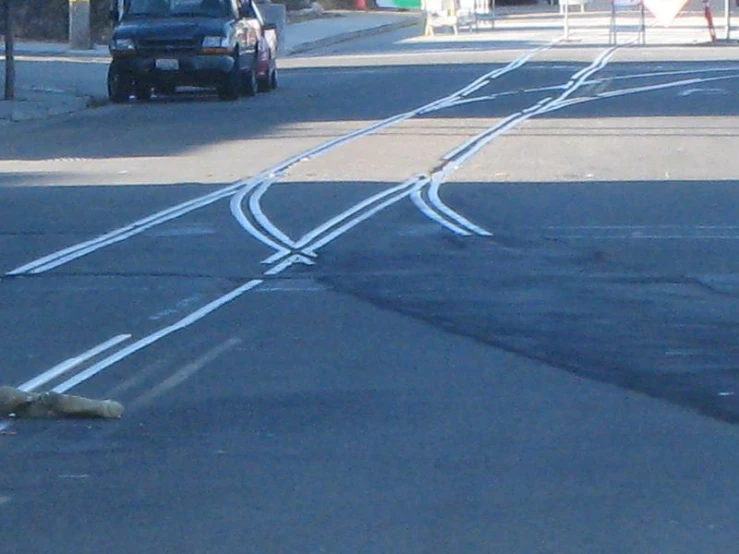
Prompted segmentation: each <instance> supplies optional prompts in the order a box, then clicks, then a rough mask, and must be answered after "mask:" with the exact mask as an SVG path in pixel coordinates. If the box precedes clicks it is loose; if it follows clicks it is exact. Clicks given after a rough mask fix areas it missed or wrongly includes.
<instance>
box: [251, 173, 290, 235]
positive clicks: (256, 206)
mask: <svg viewBox="0 0 739 554" xmlns="http://www.w3.org/2000/svg"><path fill="white" fill-rule="evenodd" d="M273 183H274V181H272V180H270V181H264V182H263V183H262V184H260V185H259V186H258V187H257V188H256V189H255V190H254V192H253V193H252V194H251V196H249V211H250V212H251V213H252V215H253V216H254V219H255V220H256V221H257V223H259V224H260V225H261V226H262V229H264V230H265V231H267V233H269V234H270V235H271V236H272V237H273V238H274V239H275V240H277V241H279V242H281V243H282V244H284V245H285V246H287V247H289V248H294V247H295V241H294V240H293V239H291V238H290V237H288V236H287V235H286V234H285V233H283V232H282V230H281V229H279V228H277V226H276V225H275V224H274V223H272V221H271V220H270V219H269V218H268V217H267V216H266V215H265V213H264V212H263V211H262V205H261V200H262V196H264V193H265V192H267V190H268V189H269V187H271V186H272V184H273Z"/></svg>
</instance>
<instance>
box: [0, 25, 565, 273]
mask: <svg viewBox="0 0 739 554" xmlns="http://www.w3.org/2000/svg"><path fill="white" fill-rule="evenodd" d="M557 42H559V40H556V41H553V42H551V43H550V44H548V45H545V46H542V47H539V48H537V49H535V50H533V51H531V52H528V53H526V54H524V55H522V56H520V57H519V58H517V59H516V60H514V61H512V62H511V63H509V64H508V65H506V66H504V67H502V68H497V69H495V70H493V71H491V72H489V73H487V74H485V75H483V76H482V77H480V78H478V79H476V80H475V81H473V82H472V83H471V84H469V85H467V86H466V87H463V88H461V89H459V90H458V91H455V92H453V93H452V94H450V95H448V96H446V97H444V98H441V99H438V100H434V101H433V102H430V103H428V104H426V105H424V106H421V107H419V108H416V109H414V110H411V111H409V112H405V113H401V114H397V115H394V116H392V117H389V118H387V119H384V120H382V121H378V122H375V123H373V124H372V125H369V126H367V127H364V128H362V129H359V130H357V131H354V132H352V133H348V134H346V135H342V136H340V137H337V138H335V139H332V140H329V141H327V142H325V143H323V144H321V145H319V146H316V147H314V148H311V149H309V150H306V151H305V152H302V153H300V154H297V155H295V156H293V157H291V158H288V159H287V160H284V161H283V162H281V163H279V164H277V165H276V166H274V167H272V168H270V169H268V170H265V171H263V172H261V173H260V174H258V175H256V176H254V177H253V178H251V179H240V180H239V181H236V182H235V183H232V184H231V185H229V186H227V187H225V188H223V189H220V190H218V191H215V192H213V193H210V194H207V195H205V196H201V197H198V198H195V199H192V200H189V201H187V202H184V203H182V204H178V205H176V206H173V207H171V208H167V209H165V210H162V211H160V212H157V213H155V214H152V215H150V216H148V217H145V218H143V219H140V220H138V221H135V222H133V223H130V224H128V225H125V226H123V227H120V228H118V229H115V230H113V231H111V232H109V233H106V234H104V235H101V236H99V237H96V238H93V239H90V240H88V241H84V242H81V243H77V244H75V245H72V246H70V247H68V248H64V249H62V250H58V251H56V252H53V253H51V254H49V255H47V256H44V257H42V258H39V259H36V260H34V261H31V262H29V263H27V264H24V265H22V266H19V267H17V268H15V269H13V270H11V271H9V272H8V273H6V275H8V276H12V275H24V274H37V273H44V272H46V271H50V270H51V269H54V268H56V267H59V266H61V265H64V264H67V263H69V262H72V261H74V260H76V259H79V258H81V257H83V256H86V255H88V254H91V253H93V252H96V251H97V250H100V249H102V248H105V247H107V246H110V245H112V244H115V243H117V242H121V241H124V240H126V239H128V238H130V237H132V236H135V235H138V234H140V233H143V232H144V231H146V230H147V229H150V228H152V227H154V226H157V225H161V224H162V223H165V222H167V221H170V220H172V219H175V218H178V217H181V216H182V215H185V214H187V213H189V212H191V211H194V210H197V209H200V208H202V207H205V206H207V205H210V204H212V203H214V202H217V201H218V200H221V199H222V198H226V197H229V196H232V195H233V194H235V193H236V192H237V191H239V190H240V189H242V188H243V187H251V186H253V185H254V184H255V183H256V184H259V183H260V182H262V181H265V180H266V179H268V178H270V177H271V176H275V178H276V176H278V175H281V174H283V173H284V172H285V171H287V170H288V169H289V168H291V167H292V166H294V165H295V164H297V163H299V162H301V161H304V160H307V159H311V158H313V157H316V156H319V155H321V154H323V153H325V152H328V151H330V150H332V149H333V148H336V147H337V146H340V145H342V144H345V143H347V142H349V141H351V140H353V139H355V138H359V137H363V136H366V135H369V134H372V133H374V132H375V131H378V130H380V129H384V128H386V127H389V126H391V125H394V124H396V123H399V122H402V121H405V120H407V119H410V118H412V117H416V116H418V115H421V114H423V113H425V112H427V111H429V110H433V109H434V108H436V107H437V106H441V105H444V104H447V103H449V102H450V101H453V100H454V99H456V98H459V97H463V96H465V95H468V94H470V93H471V92H473V91H474V90H477V89H478V88H480V87H481V86H484V84H487V83H488V82H489V81H490V80H491V79H495V78H497V77H500V76H501V75H504V74H506V73H508V72H510V71H513V70H515V69H517V68H519V67H521V66H522V65H524V64H525V63H526V62H527V61H528V60H529V59H530V58H531V57H533V56H534V55H536V54H537V53H539V52H542V51H544V50H547V49H549V48H551V47H552V46H554V45H555V44H556V43H557ZM265 190H266V189H265ZM242 198H243V197H242ZM273 238H274V237H273ZM260 240H261V239H260Z"/></svg>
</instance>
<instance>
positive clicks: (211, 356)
mask: <svg viewBox="0 0 739 554" xmlns="http://www.w3.org/2000/svg"><path fill="white" fill-rule="evenodd" d="M241 342H242V340H241V339H240V338H236V337H232V338H230V339H228V340H227V341H225V342H224V343H222V344H220V345H218V346H216V347H214V348H211V349H210V350H208V351H207V352H205V354H203V355H202V356H198V357H197V358H196V359H194V360H193V361H192V362H190V363H188V364H186V365H185V366H184V367H182V368H181V369H180V370H178V371H176V372H175V373H173V374H172V375H170V376H169V377H167V378H166V379H164V380H163V381H162V382H161V383H159V384H158V385H156V386H155V387H152V388H151V389H149V390H148V391H146V392H145V393H144V394H142V395H141V396H139V397H138V398H137V399H136V400H135V401H134V402H132V403H131V405H130V408H131V409H133V408H139V407H141V406H143V405H145V404H149V403H151V402H152V401H153V400H155V399H157V398H159V397H160V396H162V395H163V394H166V393H167V392H169V391H170V390H172V389H174V388H175V387H178V386H180V385H181V384H182V383H184V382H185V381H187V380H188V379H189V378H190V377H192V376H193V375H195V374H196V373H197V372H198V371H200V370H201V369H202V368H203V367H205V366H206V365H208V364H209V363H211V362H213V361H214V360H215V359H216V358H218V357H219V356H220V355H221V354H223V353H224V352H227V351H229V350H231V349H232V348H234V347H236V346H238V345H239V344H241Z"/></svg>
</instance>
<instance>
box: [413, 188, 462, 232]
mask: <svg viewBox="0 0 739 554" xmlns="http://www.w3.org/2000/svg"><path fill="white" fill-rule="evenodd" d="M411 200H412V201H413V203H414V204H415V205H416V207H417V208H418V209H419V210H421V212H422V213H423V214H424V215H425V216H426V217H428V218H429V219H431V220H433V221H436V223H438V224H439V225H441V226H443V227H446V228H447V229H449V230H450V231H451V232H452V233H456V234H457V235H461V236H463V237H464V236H469V235H470V234H471V233H470V232H469V231H465V230H464V229H462V228H461V227H457V226H456V225H454V224H453V223H452V222H451V221H449V220H448V219H446V218H444V217H442V216H441V215H440V214H439V213H438V212H437V211H436V210H434V208H433V207H432V206H431V204H430V203H429V202H427V201H426V198H425V195H424V194H423V189H417V190H414V191H413V194H411Z"/></svg>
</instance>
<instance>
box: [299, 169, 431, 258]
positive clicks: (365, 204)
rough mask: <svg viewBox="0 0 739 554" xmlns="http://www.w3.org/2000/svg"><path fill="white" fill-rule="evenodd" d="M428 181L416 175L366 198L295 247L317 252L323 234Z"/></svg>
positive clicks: (305, 237) (310, 234)
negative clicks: (384, 200) (375, 205)
mask: <svg viewBox="0 0 739 554" xmlns="http://www.w3.org/2000/svg"><path fill="white" fill-rule="evenodd" d="M427 179H428V178H427V177H426V176H425V175H420V174H419V175H414V176H413V177H411V178H410V179H408V180H407V181H405V182H404V183H401V184H400V185H397V186H395V187H392V188H389V189H386V190H384V191H382V192H380V193H378V194H375V195H373V196H370V197H369V198H366V199H365V200H363V201H361V202H359V203H358V204H355V205H354V206H352V207H351V208H349V209H348V210H345V211H343V212H341V213H340V214H338V215H337V216H335V217H332V218H331V219H329V220H328V221H326V222H325V223H323V224H322V225H319V226H318V227H316V228H315V229H313V230H312V231H311V232H309V233H307V234H306V235H304V236H303V237H301V238H300V239H299V240H298V241H297V243H296V244H295V246H296V247H297V248H299V249H301V250H303V249H306V248H307V249H308V251H309V252H312V251H313V250H316V249H317V248H319V247H320V246H322V245H323V244H325V243H320V241H317V239H318V237H320V236H321V235H322V234H324V233H327V232H328V231H330V230H331V229H333V228H337V227H339V226H340V225H341V224H342V223H343V222H344V221H346V220H348V219H350V218H352V217H354V216H356V215H357V214H358V213H360V212H362V211H364V210H366V209H367V208H369V207H370V206H372V205H373V204H376V203H378V202H380V201H381V200H383V199H384V198H387V197H389V196H393V195H396V194H397V193H398V192H401V191H403V190H404V189H409V191H408V192H410V191H411V190H412V188H413V187H415V186H416V185H417V183H419V182H425V181H426V180H427ZM401 197H402V196H401ZM395 201H397V200H395ZM372 213H376V212H372ZM365 219H366V218H365ZM351 227H353V225H351ZM340 228H343V227H340ZM317 245H318V246H317Z"/></svg>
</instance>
